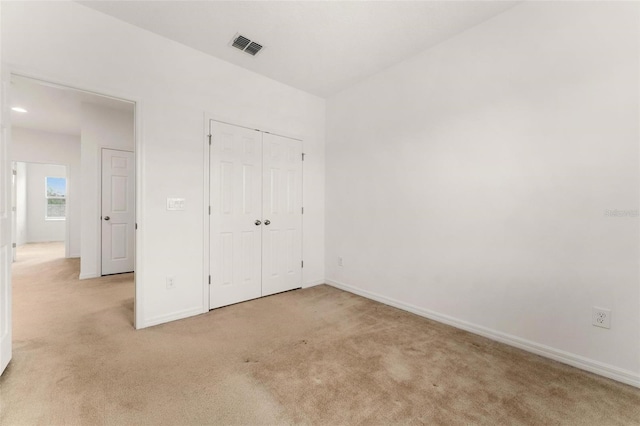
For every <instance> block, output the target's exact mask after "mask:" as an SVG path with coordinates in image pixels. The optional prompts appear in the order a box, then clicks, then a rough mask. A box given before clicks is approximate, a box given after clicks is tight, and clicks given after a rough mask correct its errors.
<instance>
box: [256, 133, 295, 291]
mask: <svg viewBox="0 0 640 426" xmlns="http://www.w3.org/2000/svg"><path fill="white" fill-rule="evenodd" d="M263 158H264V160H263V179H262V182H263V184H262V185H263V192H262V194H263V207H262V217H263V218H264V228H263V230H262V295H263V296H267V295H270V294H274V293H279V292H282V291H286V290H292V289H294V288H300V286H301V283H302V144H301V142H300V141H297V140H294V139H289V138H285V137H282V136H277V135H273V134H269V133H265V134H264V136H263Z"/></svg>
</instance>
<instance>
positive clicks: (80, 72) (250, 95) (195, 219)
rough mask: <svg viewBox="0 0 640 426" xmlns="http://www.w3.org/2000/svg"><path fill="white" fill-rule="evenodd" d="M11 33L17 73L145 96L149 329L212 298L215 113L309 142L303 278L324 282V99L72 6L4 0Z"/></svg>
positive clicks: (142, 312) (141, 268)
mask: <svg viewBox="0 0 640 426" xmlns="http://www.w3.org/2000/svg"><path fill="white" fill-rule="evenodd" d="M1 36H2V42H3V46H2V49H3V62H4V63H5V64H7V65H8V66H9V67H12V68H13V70H14V72H22V73H25V74H29V75H36V76H39V77H41V78H45V79H47V80H54V81H57V82H61V83H66V84H69V85H72V86H75V87H80V88H88V89H93V90H94V91H98V92H102V93H107V94H111V95H114V96H120V97H124V98H129V99H132V100H136V101H138V102H139V105H138V106H139V110H138V112H139V121H138V122H137V124H139V125H140V127H139V128H138V130H139V131H140V135H141V141H142V149H137V152H136V155H137V156H138V159H139V161H140V164H141V169H140V170H139V173H140V176H141V180H140V181H139V182H138V184H139V185H140V186H139V189H140V188H141V191H139V193H140V195H141V197H142V200H141V203H140V204H139V205H138V206H137V207H138V212H137V214H138V220H137V222H138V225H139V228H138V233H137V241H136V242H137V247H138V249H140V250H141V252H138V254H139V256H138V259H137V270H136V285H137V288H136V291H137V294H138V296H141V295H143V299H144V303H143V304H137V306H136V317H137V326H138V327H145V326H148V325H151V324H156V323H160V322H165V321H169V320H172V319H177V318H182V317H186V316H190V315H195V314H197V313H200V312H203V311H205V309H206V307H207V306H208V301H207V299H206V297H205V294H207V291H208V287H207V286H206V285H205V282H204V274H203V272H204V265H205V263H204V259H203V238H204V236H203V229H204V220H205V215H204V212H205V209H204V168H203V155H204V140H205V139H204V114H205V112H209V113H212V114H214V115H216V116H217V117H221V118H225V119H226V120H227V121H230V122H234V123H238V124H246V123H249V124H251V125H253V126H255V127H258V128H267V129H278V130H279V131H280V132H283V133H285V134H289V135H296V136H299V137H301V138H302V139H304V149H305V152H306V153H307V154H308V155H307V157H306V161H305V165H304V200H305V215H304V226H303V232H304V238H305V239H304V257H305V259H304V261H305V262H304V264H305V268H304V270H303V276H304V284H305V285H309V284H316V283H319V282H322V281H323V279H324V129H325V115H324V112H325V102H324V100H322V99H320V98H317V97H315V96H312V95H309V94H307V93H304V92H302V91H299V90H296V89H293V88H291V87H288V86H285V85H283V84H281V83H278V82H275V81H273V80H269V79H267V78H264V77H261V76H259V75H257V74H254V73H252V72H250V71H247V70H244V69H242V68H239V67H236V66H234V65H231V64H229V63H226V62H223V61H220V60H217V59H215V58H212V57H210V56H207V55H205V54H203V53H202V52H199V51H196V50H193V49H190V48H187V47H185V46H183V45H180V44H178V43H175V42H172V41H169V40H167V39H164V38H162V37H159V36H157V35H155V34H152V33H150V32H148V31H144V30H141V29H139V28H136V27H133V26H131V25H129V24H126V23H123V22H121V21H118V20H116V19H114V18H111V17H108V16H106V15H103V14H100V13H98V12H96V11H93V10H90V9H88V8H85V7H84V6H81V5H79V4H77V3H73V2H52V3H50V2H11V3H7V4H3V7H2V33H1ZM167 197H180V198H185V199H186V207H185V210H184V211H182V212H168V211H167V210H166V198H167ZM169 275H170V276H173V277H175V287H174V288H173V289H170V290H168V289H167V288H166V284H165V281H166V277H167V276H169Z"/></svg>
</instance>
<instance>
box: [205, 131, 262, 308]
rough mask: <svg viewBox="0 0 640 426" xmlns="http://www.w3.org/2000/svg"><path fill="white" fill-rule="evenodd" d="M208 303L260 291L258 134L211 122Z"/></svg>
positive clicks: (227, 301)
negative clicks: (209, 278)
mask: <svg viewBox="0 0 640 426" xmlns="http://www.w3.org/2000/svg"><path fill="white" fill-rule="evenodd" d="M210 132H211V133H210V134H211V148H210V150H209V160H210V163H209V164H210V176H209V179H210V182H209V191H210V196H209V200H210V207H211V216H210V231H209V232H210V238H209V241H210V243H209V244H210V246H209V253H210V254H209V255H210V265H209V268H210V269H209V271H210V275H211V285H210V291H209V308H210V309H214V308H218V307H220V306H225V305H230V304H233V303H238V302H242V301H244V300H249V299H255V298H257V297H260V296H261V295H262V291H261V283H260V275H261V246H262V236H261V230H262V218H261V209H262V133H260V132H258V131H255V130H251V129H245V128H243V127H237V126H232V125H229V124H224V123H219V122H216V121H211V122H210Z"/></svg>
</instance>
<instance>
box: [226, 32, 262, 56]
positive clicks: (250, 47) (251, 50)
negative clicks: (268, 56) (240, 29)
mask: <svg viewBox="0 0 640 426" xmlns="http://www.w3.org/2000/svg"><path fill="white" fill-rule="evenodd" d="M231 46H233V47H235V48H236V49H240V50H242V51H243V52H245V53H248V54H249V55H251V56H256V55H257V54H258V52H259V51H261V50H262V45H261V44H259V43H256V42H255V41H253V40H251V39H249V38H247V37H245V36H243V35H240V34H236V35H235V36H234V37H233V40H232V41H231Z"/></svg>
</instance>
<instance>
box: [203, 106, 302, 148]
mask: <svg viewBox="0 0 640 426" xmlns="http://www.w3.org/2000/svg"><path fill="white" fill-rule="evenodd" d="M205 118H206V119H207V120H206V123H207V124H208V123H209V120H213V121H217V122H220V123H224V124H229V125H231V126H236V127H244V128H246V129H251V130H257V131H259V132H263V133H271V134H273V135H276V136H282V137H284V138H289V139H295V140H297V141H300V142H303V141H304V140H305V139H306V138H304V137H303V136H302V135H299V134H292V133H287V132H282V130H278V129H274V128H273V127H270V126H269V125H268V124H266V123H250V122H245V121H242V122H241V121H240V120H236V119H234V118H231V117H225V116H222V115H220V114H213V113H211V112H205ZM240 123H242V124H240Z"/></svg>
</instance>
